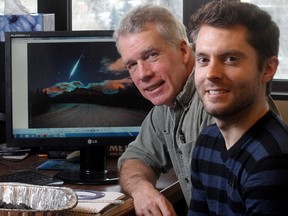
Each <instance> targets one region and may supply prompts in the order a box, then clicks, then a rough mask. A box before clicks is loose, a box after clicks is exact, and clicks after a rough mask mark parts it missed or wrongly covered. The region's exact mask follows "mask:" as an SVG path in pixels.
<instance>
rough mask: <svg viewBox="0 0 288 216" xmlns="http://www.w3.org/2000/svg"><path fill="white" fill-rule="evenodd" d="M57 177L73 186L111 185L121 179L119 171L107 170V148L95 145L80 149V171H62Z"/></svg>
mask: <svg viewBox="0 0 288 216" xmlns="http://www.w3.org/2000/svg"><path fill="white" fill-rule="evenodd" d="M55 177H56V178H59V179H61V180H63V181H64V182H65V183H72V184H111V183H116V182H117V181H118V179H119V178H118V172H117V171H112V170H107V168H106V147H105V146H93V145H92V146H90V145H86V146H82V147H81V148H80V170H77V171H76V170H66V171H61V172H59V173H57V174H56V175H55Z"/></svg>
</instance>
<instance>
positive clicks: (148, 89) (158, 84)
mask: <svg viewBox="0 0 288 216" xmlns="http://www.w3.org/2000/svg"><path fill="white" fill-rule="evenodd" d="M163 83H164V81H162V82H159V83H157V84H155V85H152V86H150V87H149V88H146V91H154V90H155V89H157V88H159V86H161V85H162V84H163Z"/></svg>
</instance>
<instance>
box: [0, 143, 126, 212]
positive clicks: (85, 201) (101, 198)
mask: <svg viewBox="0 0 288 216" xmlns="http://www.w3.org/2000/svg"><path fill="white" fill-rule="evenodd" d="M30 152H31V151H30V149H20V148H10V147H9V148H8V147H7V146H6V144H1V145H0V157H1V158H0V161H1V162H2V163H4V164H5V161H10V162H11V161H12V162H13V163H14V162H17V163H18V161H21V160H23V159H24V158H26V157H27V156H28V155H29V153H30ZM53 156H55V157H56V155H53ZM61 157H64V155H61ZM79 158H80V152H79V151H72V152H70V153H69V154H67V155H66V156H65V158H64V159H63V158H62V159H49V160H47V161H46V163H43V164H44V165H45V166H46V167H42V169H48V170H49V169H54V170H57V169H59V170H60V169H63V167H64V168H65V166H68V165H67V164H74V166H75V167H74V168H75V169H77V166H78V165H79V163H78V162H79ZM55 161H56V162H58V163H56V162H55ZM61 163H62V164H61ZM63 163H66V165H64V164H63ZM43 164H40V165H39V166H38V167H37V170H40V169H41V166H44V165H43ZM69 166H70V169H71V165H69ZM66 168H67V167H66ZM78 168H79V166H78ZM16 178H18V179H16ZM37 179H39V181H38V182H37ZM63 184H64V182H63V181H62V180H60V179H57V178H55V177H50V176H46V175H44V174H42V173H39V172H37V171H36V170H35V171H34V170H22V171H17V172H12V173H10V174H5V175H2V176H0V215H11V216H14V215H15V216H16V215H17V216H18V215H21V216H24V215H25V216H26V215H29V216H30V215H33V216H34V215H35V216H42V215H43V216H44V215H47V214H48V213H49V215H51V216H54V215H55V216H56V215H68V216H69V215H71V216H74V215H75V216H76V215H77V216H79V215H81V214H84V215H85V214H93V215H101V211H103V210H104V209H105V208H107V207H108V206H110V205H119V204H121V203H123V202H124V201H123V200H121V198H123V197H124V194H123V193H121V192H116V191H115V192H114V191H97V190H82V189H71V188H68V187H66V186H65V185H63Z"/></svg>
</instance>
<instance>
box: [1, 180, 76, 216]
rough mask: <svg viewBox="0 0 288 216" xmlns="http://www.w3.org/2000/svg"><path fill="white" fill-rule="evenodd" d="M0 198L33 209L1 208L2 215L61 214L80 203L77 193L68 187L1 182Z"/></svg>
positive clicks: (35, 215) (51, 215) (36, 215)
mask: <svg viewBox="0 0 288 216" xmlns="http://www.w3.org/2000/svg"><path fill="white" fill-rule="evenodd" d="M0 200H2V201H4V202H6V203H11V204H13V205H17V204H20V203H24V204H26V205H28V206H29V207H31V208H32V209H4V208H0V216H6V215H7V216H8V215H9V216H60V215H63V214H64V212H65V211H66V210H68V209H71V208H73V207H75V206H76V205H77V203H78V199H77V195H76V193H75V192H74V191H73V190H72V189H70V188H67V187H54V186H38V185H31V184H22V183H0Z"/></svg>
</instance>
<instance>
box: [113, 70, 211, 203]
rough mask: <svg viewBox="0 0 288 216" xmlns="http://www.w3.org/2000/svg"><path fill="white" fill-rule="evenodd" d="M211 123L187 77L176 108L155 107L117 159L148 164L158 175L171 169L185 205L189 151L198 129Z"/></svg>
mask: <svg viewBox="0 0 288 216" xmlns="http://www.w3.org/2000/svg"><path fill="white" fill-rule="evenodd" d="M211 123H214V119H213V118H212V117H211V116H209V115H208V114H207V113H206V112H205V111H204V108H203V106H202V103H201V102H200V99H199V97H198V95H197V93H196V89H195V85H194V76H193V74H192V75H190V77H189V79H188V80H187V83H186V85H185V86H184V88H183V90H182V92H180V93H179V95H178V96H177V99H176V106H175V107H173V108H171V107H168V106H165V105H164V106H155V107H154V108H153V109H152V110H151V112H150V113H149V114H148V116H147V117H146V118H145V120H144V122H143V124H142V127H141V131H140V133H139V135H138V136H137V138H136V139H135V141H133V142H132V143H130V144H129V145H128V148H127V149H126V150H125V152H124V153H123V154H122V156H121V157H120V158H119V160H118V166H119V167H120V166H121V164H122V163H123V161H124V160H126V159H139V160H141V161H143V162H144V163H146V164H148V165H150V166H151V167H152V168H153V169H154V170H155V172H156V173H157V175H160V174H161V173H162V172H163V173H165V172H167V171H168V170H169V169H172V168H174V171H175V173H176V175H177V177H178V180H179V183H180V186H181V188H182V191H183V194H184V196H185V199H186V202H187V204H188V203H189V202H190V198H191V180H190V166H191V159H192V157H191V155H192V149H193V147H194V146H195V143H196V139H197V137H198V134H199V133H200V132H201V130H202V129H203V128H204V127H205V126H207V125H209V124H211Z"/></svg>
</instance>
